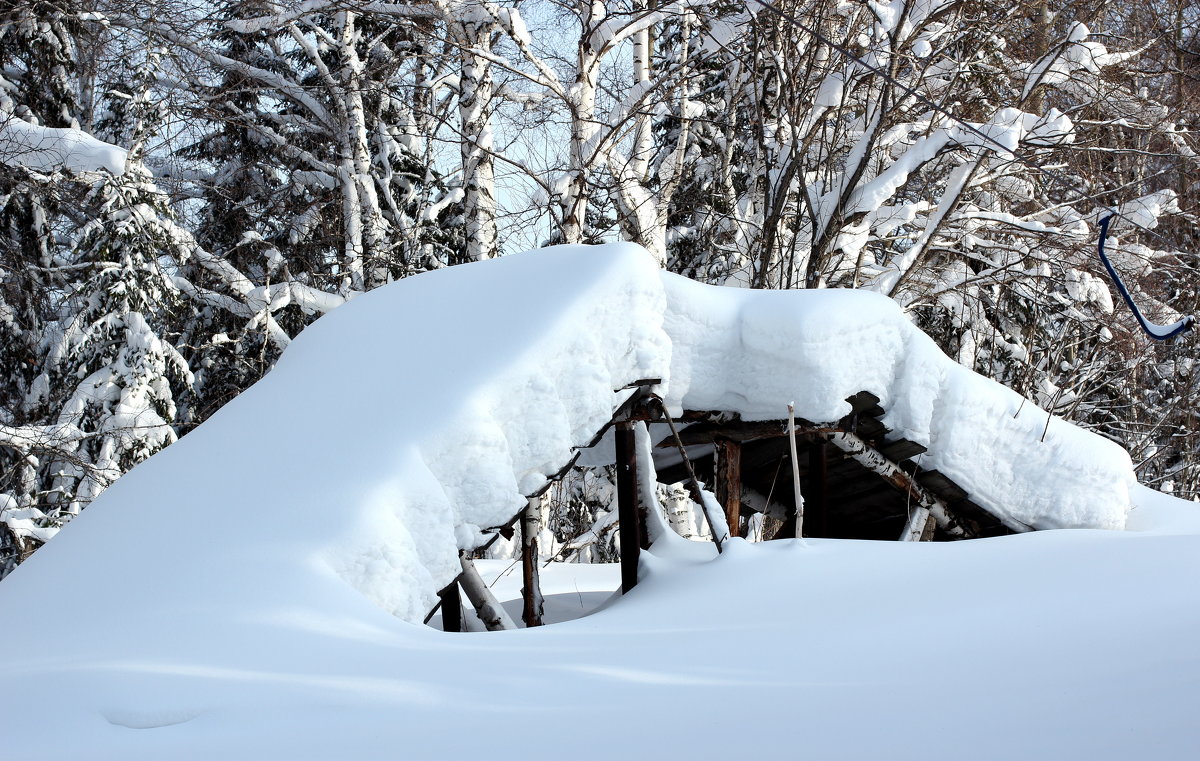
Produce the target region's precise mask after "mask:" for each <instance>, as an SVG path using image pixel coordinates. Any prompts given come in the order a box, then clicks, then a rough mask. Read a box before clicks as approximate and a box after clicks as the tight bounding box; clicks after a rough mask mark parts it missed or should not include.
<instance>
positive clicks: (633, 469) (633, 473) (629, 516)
mask: <svg viewBox="0 0 1200 761" xmlns="http://www.w3.org/2000/svg"><path fill="white" fill-rule="evenodd" d="M616 449H617V516H618V520H619V521H620V527H619V530H620V534H619V536H620V538H621V593H622V594H627V593H628V592H629V591H630V590H631V589H633V588H634V587H635V586H637V571H638V554H639V553H640V552H641V547H642V538H641V536H639V534H641V531H640V528H641V519H640V516H639V515H638V495H637V451H636V450H635V448H634V435H633V423H631V422H630V421H628V420H622V421H619V422H618V423H617V435H616Z"/></svg>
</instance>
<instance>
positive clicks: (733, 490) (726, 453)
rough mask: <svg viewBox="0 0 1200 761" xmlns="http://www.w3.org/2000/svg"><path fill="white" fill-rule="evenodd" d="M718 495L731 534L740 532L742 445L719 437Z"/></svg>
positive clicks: (734, 534)
mask: <svg viewBox="0 0 1200 761" xmlns="http://www.w3.org/2000/svg"><path fill="white" fill-rule="evenodd" d="M716 446H717V467H716V487H717V491H716V495H717V502H720V503H721V507H722V508H723V509H724V510H725V522H726V523H727V524H728V525H729V535H730V536H738V535H739V534H740V528H739V527H740V521H741V512H742V445H741V442H738V441H730V440H729V439H717V442H716Z"/></svg>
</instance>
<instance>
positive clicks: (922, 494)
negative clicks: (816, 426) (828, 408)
mask: <svg viewBox="0 0 1200 761" xmlns="http://www.w3.org/2000/svg"><path fill="white" fill-rule="evenodd" d="M828 439H829V443H830V444H832V445H833V446H835V447H837V448H838V449H840V450H842V451H843V452H845V453H846V454H847V455H849V456H851V457H853V458H854V459H855V460H856V461H858V463H859V464H861V465H862V466H863V467H865V468H866V469H867V470H870V471H873V472H875V473H876V474H878V475H879V476H880V477H882V478H883V479H884V480H885V481H887V483H889V484H891V485H892V486H893V487H894V488H896V489H897V490H898V491H899V492H900V493H902V494H906V495H907V497H908V499H909V500H911V504H912V505H914V506H919V507H924V508H927V509H928V510H929V511H930V513H932V515H933V517H934V519H935V520H937V523H938V526H939V527H941V528H942V529H943V530H945V531H948V532H951V533H955V531H956V526H955V525H954V523H953V522H952V520H951V515H952V514H951V511H950V509H949V508H948V507H947V506H946V503H945V502H943V501H942V500H941V499H940V498H938V497H936V496H934V495H933V494H932V493H931V492H930V491H929V490H927V489H926V488H925V487H924V486H922V485H921V484H920V483H918V482H917V481H916V480H915V479H914V478H913V477H912V476H910V475H909V474H908V473H905V472H904V471H903V470H901V469H900V468H899V467H898V466H897V465H896V463H894V462H892V461H891V460H889V459H887V458H886V457H884V456H883V455H882V454H880V453H879V452H878V450H876V449H874V448H873V447H871V445H870V444H868V443H867V442H865V441H863V440H862V439H861V438H859V437H858V436H855V435H854V434H853V433H845V432H842V433H831V434H829V435H828Z"/></svg>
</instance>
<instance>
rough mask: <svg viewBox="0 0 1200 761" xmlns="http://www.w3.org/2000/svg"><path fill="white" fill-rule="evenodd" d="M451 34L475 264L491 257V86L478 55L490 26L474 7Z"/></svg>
mask: <svg viewBox="0 0 1200 761" xmlns="http://www.w3.org/2000/svg"><path fill="white" fill-rule="evenodd" d="M457 31H458V36H459V39H460V45H461V46H462V53H461V58H462V71H461V73H460V77H459V96H458V116H459V122H460V128H461V131H462V143H461V144H460V146H461V153H462V166H463V177H462V187H463V214H464V218H465V219H466V238H467V241H466V242H467V258H468V259H469V260H471V261H479V260H481V259H489V258H491V257H493V256H495V255H496V173H495V163H494V162H495V159H494V158H493V155H492V153H493V150H494V146H493V144H492V128H491V118H492V113H491V101H492V98H493V96H494V94H495V84H494V82H493V79H492V64H491V61H490V60H489V59H488V57H487V56H485V55H481V53H490V52H491V40H492V35H493V33H494V32H495V31H496V24H495V22H494V21H493V20H492V17H491V16H490V15H488V14H487V13H486V12H485V11H484V10H483V9H482V8H480V7H479V6H477V5H476V6H472V7H471V9H470V10H469V11H466V17H465V18H464V19H462V21H461V22H460V24H459V25H458V30H457ZM477 51H478V52H477Z"/></svg>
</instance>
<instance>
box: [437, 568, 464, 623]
mask: <svg viewBox="0 0 1200 761" xmlns="http://www.w3.org/2000/svg"><path fill="white" fill-rule="evenodd" d="M438 599H439V600H441V606H442V631H444V632H461V631H462V630H463V621H462V596H461V595H460V594H459V592H458V579H455V580H454V581H452V582H450V583H449V584H448V585H446V587H445V588H443V589H442V590H440V591H439V592H438Z"/></svg>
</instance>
